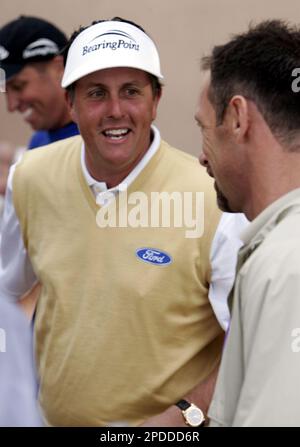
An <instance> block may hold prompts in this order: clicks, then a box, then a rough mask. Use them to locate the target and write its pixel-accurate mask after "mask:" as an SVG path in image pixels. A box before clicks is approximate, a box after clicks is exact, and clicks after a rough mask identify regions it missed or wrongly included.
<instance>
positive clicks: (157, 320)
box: [13, 136, 222, 426]
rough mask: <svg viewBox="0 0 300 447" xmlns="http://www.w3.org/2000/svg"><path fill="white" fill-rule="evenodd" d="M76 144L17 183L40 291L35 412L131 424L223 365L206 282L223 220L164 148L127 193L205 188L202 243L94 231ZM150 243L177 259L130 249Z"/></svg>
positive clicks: (42, 157)
mask: <svg viewBox="0 0 300 447" xmlns="http://www.w3.org/2000/svg"><path fill="white" fill-rule="evenodd" d="M81 144H82V140H81V138H80V137H79V136H77V137H73V138H70V139H68V140H65V141H64V142H58V143H55V144H52V145H51V146H49V147H45V148H42V149H36V150H35V151H32V152H30V153H28V154H26V155H25V157H24V158H23V161H22V162H21V163H20V164H19V165H18V166H17V168H16V171H15V175H14V185H13V194H14V204H15V208H16V212H17V215H18V218H19V220H20V225H21V230H22V234H23V239H24V244H25V247H26V249H27V251H28V253H29V256H30V259H31V262H32V265H33V268H34V270H35V272H36V275H37V277H38V278H39V280H40V282H41V284H42V293H41V296H40V299H39V303H38V306H37V313H36V320H35V340H36V355H37V365H38V371H39V377H40V393H39V394H40V395H39V398H40V404H41V407H42V409H43V411H44V415H45V419H46V421H47V423H48V424H50V425H55V426H66V425H68V426H101V425H107V424H109V423H112V422H113V421H126V423H128V424H129V425H136V424H139V423H141V422H142V421H143V420H145V419H146V418H148V417H150V416H151V415H154V414H157V413H159V412H161V411H163V410H164V409H166V407H168V406H169V405H171V404H173V403H174V402H176V401H177V400H178V399H180V398H182V397H183V396H184V395H185V394H186V393H187V392H188V391H189V390H190V389H192V388H193V387H194V386H195V385H197V384H198V383H199V382H200V381H201V380H203V379H204V378H205V377H207V375H208V374H209V373H210V372H211V371H212V369H213V368H214V367H215V365H216V363H217V362H218V360H219V357H220V353H221V346H222V331H221V329H220V327H219V325H218V323H217V321H216V319H215V317H214V314H213V311H212V308H211V306H210V304H209V300H208V286H209V280H210V266H209V253H210V247H211V241H212V238H213V236H214V233H215V230H216V226H217V224H218V221H219V217H220V213H219V211H218V210H217V207H216V204H215V202H216V199H215V192H214V189H213V185H212V181H211V179H209V177H208V176H207V175H206V173H204V171H203V170H202V169H201V168H200V166H199V164H198V161H197V160H196V159H195V158H194V157H192V156H190V155H188V154H186V153H184V152H181V151H178V150H176V149H173V148H171V147H170V146H169V145H168V144H167V143H165V142H162V143H161V146H160V148H159V150H158V152H157V153H156V154H155V155H154V157H153V158H152V159H151V161H150V162H149V164H148V165H147V166H146V168H145V169H144V170H143V171H142V173H141V174H140V175H139V176H138V177H137V179H136V180H135V181H134V182H133V184H132V185H131V186H130V187H129V189H128V191H127V194H128V196H129V195H130V194H131V193H132V192H134V191H141V192H144V193H145V194H147V195H148V196H149V195H150V193H151V192H162V191H165V192H170V193H171V192H174V191H175V192H190V193H196V192H203V193H204V209H205V219H204V224H205V226H204V235H203V236H202V237H199V238H186V237H185V234H186V233H185V232H186V228H174V226H173V227H171V228H141V227H137V228H132V227H127V228H109V227H108V228H99V226H98V225H97V224H96V215H97V212H98V211H99V206H98V205H96V203H95V198H94V196H93V194H92V192H91V190H90V188H89V187H88V185H87V184H86V182H85V179H84V177H83V173H82V170H81V165H80V150H81ZM131 206H132V205H131ZM148 207H149V204H148ZM150 208H151V205H150ZM129 210H130V206H129ZM149 247H150V248H155V249H157V250H158V251H161V253H165V254H166V253H167V254H168V255H169V256H170V258H171V259H172V262H170V263H168V264H161V265H160V264H159V263H156V264H153V263H149V262H144V261H145V260H143V259H141V258H140V257H139V256H137V252H139V250H140V249H142V248H149Z"/></svg>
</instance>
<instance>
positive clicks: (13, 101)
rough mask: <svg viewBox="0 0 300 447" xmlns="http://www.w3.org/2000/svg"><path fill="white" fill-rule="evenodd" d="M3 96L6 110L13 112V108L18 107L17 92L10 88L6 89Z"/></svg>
mask: <svg viewBox="0 0 300 447" xmlns="http://www.w3.org/2000/svg"><path fill="white" fill-rule="evenodd" d="M5 97H6V105H7V110H8V111H9V112H15V110H17V109H18V107H19V102H20V101H19V97H18V94H17V93H15V92H13V91H11V90H7V92H6V94H5Z"/></svg>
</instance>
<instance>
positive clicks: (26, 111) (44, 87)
mask: <svg viewBox="0 0 300 447" xmlns="http://www.w3.org/2000/svg"><path fill="white" fill-rule="evenodd" d="M62 70H63V65H62V61H60V60H59V59H55V60H54V59H53V60H51V61H49V62H47V63H39V64H31V65H26V66H25V67H24V68H23V69H22V70H21V71H20V72H19V73H18V74H17V75H15V76H14V77H13V78H11V79H10V80H9V81H7V83H6V103H7V109H8V111H9V112H15V111H18V112H19V113H21V114H22V116H23V118H24V120H25V121H26V122H27V123H28V124H29V125H30V126H31V127H32V128H33V129H34V130H49V129H57V128H59V127H62V126H63V125H65V124H67V123H68V122H69V121H70V120H71V118H70V116H69V112H68V107H67V103H66V100H65V92H64V90H63V89H62V88H61V86H60V81H61V77H62Z"/></svg>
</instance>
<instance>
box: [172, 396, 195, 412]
mask: <svg viewBox="0 0 300 447" xmlns="http://www.w3.org/2000/svg"><path fill="white" fill-rule="evenodd" d="M175 405H176V406H177V407H178V408H180V410H182V411H185V410H187V409H188V408H189V407H190V406H191V404H190V402H188V401H187V400H185V399H181V400H179V401H178V402H176V404H175Z"/></svg>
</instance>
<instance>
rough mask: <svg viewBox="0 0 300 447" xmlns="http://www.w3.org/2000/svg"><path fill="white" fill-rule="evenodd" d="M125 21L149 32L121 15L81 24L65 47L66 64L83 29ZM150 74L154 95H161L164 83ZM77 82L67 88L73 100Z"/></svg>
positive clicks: (63, 53)
mask: <svg viewBox="0 0 300 447" xmlns="http://www.w3.org/2000/svg"><path fill="white" fill-rule="evenodd" d="M108 21H110V22H125V23H129V24H130V25H133V26H135V27H136V28H138V29H140V30H141V31H142V32H143V33H145V34H147V33H146V31H145V30H144V28H142V27H141V26H140V25H138V24H137V23H135V22H133V21H131V20H126V19H122V18H121V17H113V18H112V19H107V20H94V21H93V22H92V23H91V24H90V25H88V26H80V28H79V29H78V30H76V31H74V32H73V34H72V35H71V37H70V39H69V41H68V43H67V45H66V46H65V48H64V49H63V52H62V55H63V57H64V65H66V61H67V57H68V52H69V49H70V46H71V45H72V43H73V42H74V40H75V39H76V37H77V36H78V35H79V34H80V33H82V31H84V30H86V29H87V28H90V27H91V26H93V25H96V24H97V23H102V22H108ZM147 74H148V75H149V78H150V82H151V87H152V91H153V95H154V96H160V94H161V90H162V84H161V82H160V80H159V79H158V78H157V77H156V76H154V75H152V74H151V73H147ZM74 87H75V83H73V84H71V85H69V86H68V87H67V88H66V90H67V92H68V94H69V96H70V98H71V100H73V98H74V94H75V88H74Z"/></svg>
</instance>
